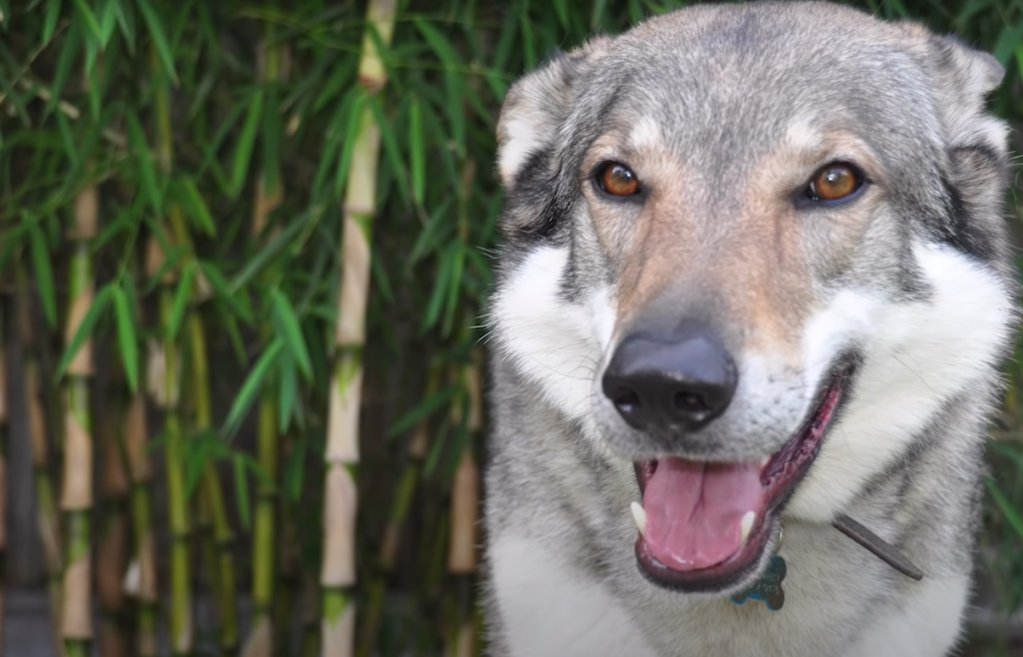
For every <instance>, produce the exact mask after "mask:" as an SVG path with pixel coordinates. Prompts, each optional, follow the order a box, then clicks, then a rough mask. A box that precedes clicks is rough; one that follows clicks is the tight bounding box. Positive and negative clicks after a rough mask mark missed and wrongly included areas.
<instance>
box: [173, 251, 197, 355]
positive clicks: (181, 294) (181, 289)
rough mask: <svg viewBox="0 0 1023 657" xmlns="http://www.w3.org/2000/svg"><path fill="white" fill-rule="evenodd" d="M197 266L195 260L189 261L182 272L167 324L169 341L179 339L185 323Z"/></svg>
mask: <svg viewBox="0 0 1023 657" xmlns="http://www.w3.org/2000/svg"><path fill="white" fill-rule="evenodd" d="M196 269H197V267H196V264H195V261H194V260H191V261H189V262H188V263H187V264H186V265H185V266H184V268H183V271H182V272H181V280H180V281H178V289H177V290H176V291H175V292H174V304H173V305H172V306H171V314H170V319H169V321H168V322H167V335H166V339H167V340H173V339H175V338H177V337H178V331H180V330H181V324H182V323H183V322H184V321H185V311H186V310H187V309H188V300H189V299H191V298H192V291H193V290H194V289H195V287H194V286H195V272H196Z"/></svg>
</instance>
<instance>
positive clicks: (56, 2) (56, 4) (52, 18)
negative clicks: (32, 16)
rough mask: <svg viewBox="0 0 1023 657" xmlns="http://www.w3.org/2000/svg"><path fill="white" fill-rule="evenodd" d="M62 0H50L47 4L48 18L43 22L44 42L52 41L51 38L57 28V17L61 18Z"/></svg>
mask: <svg viewBox="0 0 1023 657" xmlns="http://www.w3.org/2000/svg"><path fill="white" fill-rule="evenodd" d="M60 1H61V0H50V1H49V2H48V3H47V4H46V19H45V21H44V22H43V38H42V42H43V43H44V44H46V43H49V42H50V39H52V38H53V33H54V32H55V31H56V30H57V19H59V18H60Z"/></svg>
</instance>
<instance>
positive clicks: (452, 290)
mask: <svg viewBox="0 0 1023 657" xmlns="http://www.w3.org/2000/svg"><path fill="white" fill-rule="evenodd" d="M453 248H454V251H455V255H454V257H453V262H452V263H451V277H450V278H449V279H448V299H447V312H445V313H444V331H443V333H444V335H445V336H449V335H451V329H452V327H453V326H454V321H455V310H456V309H457V308H458V305H459V301H461V295H460V292H461V290H462V272H463V271H464V269H465V250H466V247H465V244H463V243H462V242H457V243H456V244H455V245H454V247H453Z"/></svg>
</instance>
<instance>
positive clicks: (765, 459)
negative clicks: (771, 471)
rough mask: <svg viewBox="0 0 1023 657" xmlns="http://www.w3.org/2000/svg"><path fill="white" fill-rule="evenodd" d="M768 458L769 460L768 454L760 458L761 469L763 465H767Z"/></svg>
mask: <svg viewBox="0 0 1023 657" xmlns="http://www.w3.org/2000/svg"><path fill="white" fill-rule="evenodd" d="M770 460H771V457H770V456H765V457H764V458H762V459H760V468H761V469H763V467H764V466H765V465H767V462H768V461H770Z"/></svg>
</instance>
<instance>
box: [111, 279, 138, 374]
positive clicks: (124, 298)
mask: <svg viewBox="0 0 1023 657" xmlns="http://www.w3.org/2000/svg"><path fill="white" fill-rule="evenodd" d="M114 310H115V312H116V313H117V343H118V346H119V347H120V351H121V365H122V366H123V367H124V375H125V377H126V378H127V379H128V387H129V388H130V389H131V391H132V392H133V393H134V392H135V391H136V390H138V380H139V350H138V338H137V336H136V332H135V316H134V314H133V313H132V311H131V307H130V306H129V304H128V295H127V294H126V293H125V291H124V289H122V288H121V287H115V288H114Z"/></svg>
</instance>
